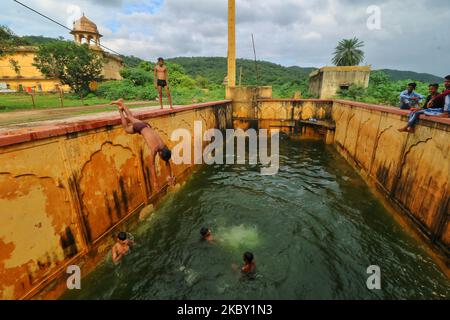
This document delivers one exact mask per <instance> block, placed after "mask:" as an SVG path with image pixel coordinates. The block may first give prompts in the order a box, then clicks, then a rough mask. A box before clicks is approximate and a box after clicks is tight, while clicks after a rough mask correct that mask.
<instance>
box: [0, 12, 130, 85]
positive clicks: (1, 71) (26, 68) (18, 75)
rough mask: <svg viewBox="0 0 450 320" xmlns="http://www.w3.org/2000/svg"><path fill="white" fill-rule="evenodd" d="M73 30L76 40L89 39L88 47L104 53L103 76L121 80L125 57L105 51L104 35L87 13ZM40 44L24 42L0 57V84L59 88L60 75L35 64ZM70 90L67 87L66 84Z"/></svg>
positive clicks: (86, 40) (81, 42)
mask: <svg viewBox="0 0 450 320" xmlns="http://www.w3.org/2000/svg"><path fill="white" fill-rule="evenodd" d="M71 34H72V35H73V36H74V40H75V42H76V43H79V44H83V43H87V44H88V45H89V47H90V48H91V49H93V50H95V51H96V52H98V54H100V55H102V57H103V59H104V65H103V70H102V76H103V78H104V80H120V79H122V77H121V76H120V70H121V69H122V68H123V61H122V59H121V58H120V57H119V56H116V55H114V54H110V53H108V52H105V51H103V50H102V48H101V47H100V38H101V37H102V35H101V34H100V33H99V31H98V29H97V25H96V24H95V23H93V22H92V21H90V20H89V19H88V18H86V17H85V16H84V15H83V16H82V17H81V18H80V19H79V20H77V21H75V22H74V23H73V29H72V31H71ZM37 50H38V48H37V47H34V46H23V47H18V48H16V49H15V51H14V52H12V53H11V54H9V55H7V56H4V57H3V58H1V59H0V87H7V88H8V89H11V90H15V91H19V92H20V91H23V90H27V89H29V88H31V90H34V91H36V92H51V91H56V90H57V89H58V87H60V86H61V84H60V82H59V80H58V79H50V78H46V77H45V76H44V75H43V74H42V73H41V72H40V71H39V70H38V69H37V68H36V67H34V66H33V63H34V57H35V54H36V52H37ZM11 60H13V61H16V62H17V65H18V67H19V68H18V70H17V71H16V70H15V69H14V68H13V67H12V65H11ZM64 90H65V91H68V90H69V88H68V87H64Z"/></svg>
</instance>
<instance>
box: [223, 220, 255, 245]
mask: <svg viewBox="0 0 450 320" xmlns="http://www.w3.org/2000/svg"><path fill="white" fill-rule="evenodd" d="M218 239H219V242H221V243H222V244H223V245H224V246H225V247H227V248H231V249H232V250H241V251H242V250H244V251H245V250H254V249H256V248H258V247H259V246H260V244H261V239H260V236H259V233H258V229H257V228H256V226H245V225H243V224H242V225H240V226H234V227H231V228H219V230H218Z"/></svg>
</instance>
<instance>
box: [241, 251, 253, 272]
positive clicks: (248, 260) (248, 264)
mask: <svg viewBox="0 0 450 320" xmlns="http://www.w3.org/2000/svg"><path fill="white" fill-rule="evenodd" d="M255 271H256V263H255V257H254V255H253V253H251V252H246V253H244V265H243V266H242V268H241V272H242V273H244V274H250V273H254V272H255Z"/></svg>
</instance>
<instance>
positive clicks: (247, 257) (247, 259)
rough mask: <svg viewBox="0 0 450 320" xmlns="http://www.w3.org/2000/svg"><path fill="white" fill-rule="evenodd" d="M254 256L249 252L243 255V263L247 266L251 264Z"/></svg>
mask: <svg viewBox="0 0 450 320" xmlns="http://www.w3.org/2000/svg"><path fill="white" fill-rule="evenodd" d="M254 259H255V256H254V255H253V253H251V252H246V253H244V262H245V263H247V264H250V263H253V260H254Z"/></svg>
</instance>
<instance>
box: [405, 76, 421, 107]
mask: <svg viewBox="0 0 450 320" xmlns="http://www.w3.org/2000/svg"><path fill="white" fill-rule="evenodd" d="M416 88H417V84H416V83H414V82H413V83H410V84H408V88H407V89H406V90H405V91H403V92H402V93H401V94H400V109H402V110H411V109H413V108H419V104H420V103H421V102H422V101H423V99H424V98H425V97H424V96H423V95H421V94H418V93H416V92H414V91H415V90H416Z"/></svg>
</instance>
